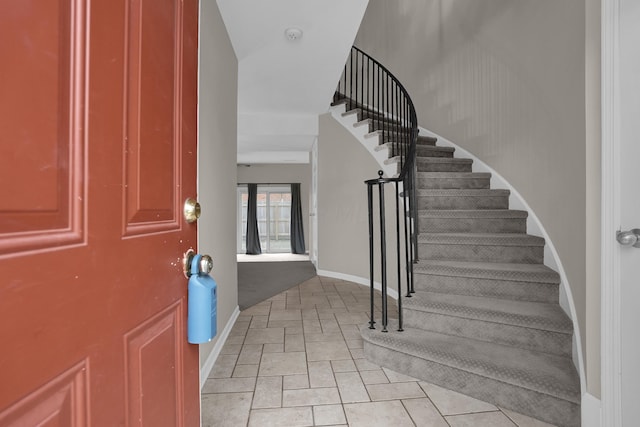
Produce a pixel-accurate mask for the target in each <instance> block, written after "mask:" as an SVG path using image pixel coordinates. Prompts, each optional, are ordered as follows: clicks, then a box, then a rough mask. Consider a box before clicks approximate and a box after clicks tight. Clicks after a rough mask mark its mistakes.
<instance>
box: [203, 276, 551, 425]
mask: <svg viewBox="0 0 640 427" xmlns="http://www.w3.org/2000/svg"><path fill="white" fill-rule="evenodd" d="M368 310H369V290H368V288H366V287H364V286H360V285H358V284H356V283H351V282H346V281H342V280H338V279H331V278H326V277H315V278H313V279H310V280H308V281H306V282H304V283H302V284H300V285H298V286H296V287H294V288H291V289H289V290H288V291H285V292H283V293H281V294H279V295H276V296H274V297H272V298H270V299H269V300H267V301H264V302H262V303H260V304H257V305H255V306H253V307H250V308H248V309H247V310H244V311H243V312H241V313H240V316H239V317H238V320H237V321H236V324H235V325H234V327H233V329H232V331H231V333H230V335H229V338H228V339H227V342H226V343H225V345H224V347H223V349H222V352H221V354H220V356H219V357H218V360H217V361H216V364H215V366H214V368H213V370H212V371H211V374H210V376H209V379H208V380H207V382H206V383H205V385H204V388H203V390H202V425H203V426H204V427H213V426H215V427H240V426H243V427H246V426H249V427H270V426H273V427H276V426H282V427H298V426H300V427H302V426H352V427H360V426H362V427H378V426H379V427H388V426H393V427H401V426H425V427H431V426H433V427H441V426H442V427H485V426H486V427H550V425H549V424H545V423H542V422H540V421H537V420H534V419H532V418H529V417H526V416H524V415H521V414H517V413H514V412H511V411H507V410H504V409H500V408H497V407H495V406H493V405H491V404H489V403H486V402H481V401H479V400H476V399H473V398H470V397H467V396H464V395H461V394H459V393H455V392H452V391H449V390H446V389H443V388H441V387H438V386H435V385H433V384H429V383H427V382H424V381H419V380H417V379H415V378H411V377H407V376H405V375H402V374H399V373H396V372H393V371H391V370H389V369H386V368H381V367H379V366H376V365H374V364H373V363H370V362H368V361H367V360H366V359H364V355H363V350H362V339H361V337H360V332H359V328H360V326H362V325H364V324H366V322H367V321H368V314H367V313H368Z"/></svg>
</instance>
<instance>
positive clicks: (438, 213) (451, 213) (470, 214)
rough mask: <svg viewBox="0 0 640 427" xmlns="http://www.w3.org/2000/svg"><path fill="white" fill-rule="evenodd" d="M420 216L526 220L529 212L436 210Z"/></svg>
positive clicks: (507, 210) (426, 211)
mask: <svg viewBox="0 0 640 427" xmlns="http://www.w3.org/2000/svg"><path fill="white" fill-rule="evenodd" d="M420 216H421V217H424V218H454V219H462V218H497V219H507V218H526V217H527V216H528V213H527V211H519V210H514V209H478V210H476V209H455V210H448V209H440V210H437V209H434V210H424V211H422V212H420Z"/></svg>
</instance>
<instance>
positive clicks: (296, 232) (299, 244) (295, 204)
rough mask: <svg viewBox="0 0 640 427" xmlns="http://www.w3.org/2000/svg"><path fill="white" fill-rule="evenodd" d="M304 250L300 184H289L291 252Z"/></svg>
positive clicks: (302, 252)
mask: <svg viewBox="0 0 640 427" xmlns="http://www.w3.org/2000/svg"><path fill="white" fill-rule="evenodd" d="M305 252H306V250H305V247H304V228H303V226H302V202H301V200H300V184H291V253H292V254H304V253H305Z"/></svg>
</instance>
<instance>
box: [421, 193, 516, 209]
mask: <svg viewBox="0 0 640 427" xmlns="http://www.w3.org/2000/svg"><path fill="white" fill-rule="evenodd" d="M418 208H420V209H444V210H452V209H464V210H466V209H508V208H509V196H478V197H474V196H460V197H456V196H418Z"/></svg>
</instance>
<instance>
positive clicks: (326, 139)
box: [318, 114, 404, 289]
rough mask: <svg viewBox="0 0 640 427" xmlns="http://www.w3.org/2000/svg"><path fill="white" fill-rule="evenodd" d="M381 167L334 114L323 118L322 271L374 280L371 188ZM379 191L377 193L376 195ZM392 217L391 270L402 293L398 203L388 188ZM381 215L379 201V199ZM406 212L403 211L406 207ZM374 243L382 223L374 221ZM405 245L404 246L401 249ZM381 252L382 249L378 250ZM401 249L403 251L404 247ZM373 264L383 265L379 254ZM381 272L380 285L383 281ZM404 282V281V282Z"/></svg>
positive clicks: (320, 185) (394, 285) (320, 168)
mask: <svg viewBox="0 0 640 427" xmlns="http://www.w3.org/2000/svg"><path fill="white" fill-rule="evenodd" d="M379 169H380V166H379V165H378V163H377V162H376V161H375V159H374V158H373V156H372V155H371V154H370V153H369V152H368V151H367V150H366V148H364V147H363V146H362V144H361V143H360V142H359V141H358V140H357V139H356V138H355V137H354V136H353V135H352V134H351V133H349V131H347V130H346V129H345V128H344V126H342V125H341V124H340V123H338V122H337V121H336V120H335V119H334V118H333V117H332V116H331V114H324V115H322V116H320V120H319V136H318V270H325V271H328V272H333V273H340V274H345V275H350V276H355V277H358V278H361V279H362V281H364V282H365V283H367V282H368V280H369V240H368V212H367V186H366V185H365V183H364V182H365V181H366V180H368V179H373V178H377V177H378V174H377V172H378V170H379ZM376 191H377V190H376ZM385 192H386V193H385V201H386V204H385V206H386V207H385V211H386V212H387V213H386V215H387V236H389V237H388V240H387V257H388V258H387V266H388V269H389V273H388V276H387V278H388V280H389V287H390V288H391V289H397V279H396V274H395V271H396V270H394V269H395V266H396V265H397V264H396V256H395V254H396V245H395V241H394V240H393V239H392V237H394V236H395V235H396V234H395V222H394V218H395V216H393V215H394V212H395V198H394V195H393V193H392V192H393V189H392V186H391V185H387V186H385ZM374 205H375V206H376V209H374V212H377V206H378V199H377V197H374ZM401 209H402V208H401ZM374 223H375V228H374V230H375V231H374V239H375V242H376V243H375V244H376V245H379V242H380V240H379V232H378V227H379V222H378V217H377V216H376V217H374ZM403 244H404V243H403V242H401V245H403ZM375 247H376V248H378V247H379V246H375ZM401 247H402V246H401ZM374 254H375V255H374V260H375V263H374V265H380V261H379V260H380V257H379V251H378V250H376V251H375V252H374ZM379 270H380V269H379V268H378V269H377V271H375V280H376V281H378V282H379V281H380V271H379ZM402 279H403V280H404V277H402Z"/></svg>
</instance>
